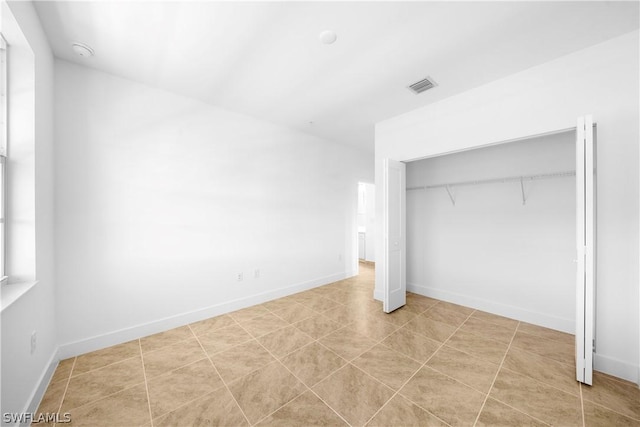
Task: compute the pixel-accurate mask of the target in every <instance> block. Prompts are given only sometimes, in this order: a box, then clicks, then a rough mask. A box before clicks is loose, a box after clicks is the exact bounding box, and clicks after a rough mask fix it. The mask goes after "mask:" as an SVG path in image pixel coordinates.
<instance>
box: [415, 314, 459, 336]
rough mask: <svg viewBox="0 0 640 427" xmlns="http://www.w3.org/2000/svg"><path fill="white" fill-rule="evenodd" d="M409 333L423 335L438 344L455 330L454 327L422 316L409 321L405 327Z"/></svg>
mask: <svg viewBox="0 0 640 427" xmlns="http://www.w3.org/2000/svg"><path fill="white" fill-rule="evenodd" d="M404 327H405V328H407V329H408V330H410V331H411V332H414V333H416V334H420V335H423V336H425V337H427V338H431V339H432V340H436V341H438V342H444V341H446V340H447V338H449V337H450V336H451V335H452V334H453V333H454V332H455V330H456V328H455V327H454V326H451V325H448V324H446V323H441V322H438V321H435V320H432V319H429V318H427V317H425V316H424V315H423V314H421V315H419V316H417V317H416V318H415V319H413V320H411V321H410V322H409V323H407V324H406V325H405V326H404Z"/></svg>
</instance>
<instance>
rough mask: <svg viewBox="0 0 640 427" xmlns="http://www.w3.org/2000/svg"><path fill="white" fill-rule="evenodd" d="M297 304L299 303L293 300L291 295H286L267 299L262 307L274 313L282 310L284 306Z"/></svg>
mask: <svg viewBox="0 0 640 427" xmlns="http://www.w3.org/2000/svg"><path fill="white" fill-rule="evenodd" d="M295 304H298V303H297V302H295V301H294V300H292V299H291V298H290V297H284V298H278V299H274V300H271V301H267V302H265V303H264V304H262V307H264V308H266V309H267V310H269V311H270V312H272V313H273V312H274V311H278V310H282V309H283V308H287V307H290V306H292V305H295Z"/></svg>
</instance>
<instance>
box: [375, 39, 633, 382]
mask: <svg viewBox="0 0 640 427" xmlns="http://www.w3.org/2000/svg"><path fill="white" fill-rule="evenodd" d="M638 38H639V33H638V31H635V32H632V33H629V34H627V35H624V36H621V37H618V38H615V39H612V40H610V41H607V42H605V43H602V44H599V45H596V46H593V47H591V48H588V49H585V50H582V51H579V52H576V53H573V54H571V55H567V56H565V57H562V58H559V59H557V60H554V61H551V62H548V63H546V64H542V65H540V66H537V67H534V68H531V69H529V70H526V71H523V72H521V73H518V74H514V75H513V76H510V77H507V78H504V79H501V80H497V81H495V82H493V83H490V84H487V85H485V86H482V87H479V88H476V89H473V90H470V91H468V92H465V93H462V94H459V95H456V96H453V97H451V98H448V99H445V100H443V101H440V102H437V103H435V104H432V105H429V106H426V107H424V108H421V109H418V110H415V111H412V112H410V113H407V114H404V115H402V116H398V117H396V118H393V119H389V120H387V121H384V122H381V123H379V124H377V125H376V155H375V157H376V160H375V162H376V183H377V184H378V185H377V189H378V193H377V194H378V200H382V198H381V197H380V191H381V189H382V186H381V185H380V178H381V176H382V174H381V172H382V159H383V158H385V157H390V158H393V159H396V160H405V161H406V160H412V159H416V158H422V157H427V156H431V155H435V154H439V153H443V152H455V151H460V150H464V149H468V148H470V147H474V146H482V145H486V144H491V143H496V142H500V141H507V140H511V139H516V138H520V137H523V136H529V135H539V134H542V133H545V132H549V131H553V130H558V129H565V128H569V127H572V126H575V120H576V117H577V116H580V115H584V114H593V115H594V119H595V120H596V121H597V123H598V152H597V156H598V182H597V191H598V212H597V214H598V233H597V238H598V244H597V250H598V261H597V268H598V272H597V281H598V291H597V322H596V336H597V351H596V357H595V363H596V368H597V369H599V370H602V371H605V372H608V373H611V374H613V375H617V376H620V377H623V378H626V379H629V380H632V381H638V380H639V378H638V362H639V361H640V356H639V350H638V345H639V343H638V341H639V340H638V337H639V336H640V333H639V332H638V328H639V324H638V323H639V322H638V310H639V307H638V302H639V300H640V298H639V296H638V273H639V271H640V270H639V266H638V249H639V244H638V237H639V228H638V199H639V197H638V196H639V195H640V191H639V187H638V186H639V177H638V169H639V168H638V158H639V153H638V145H639V144H638V140H639V115H640V108H639V89H640V88H639V74H640V73H639V66H638V63H639V55H638V51H639V43H638ZM436 78H437V77H436ZM434 90H437V88H436V89H434ZM376 211H377V213H378V214H379V215H378V218H380V214H381V212H382V205H381V203H378V204H377V209H376ZM378 222H379V223H380V221H378ZM378 230H380V227H379V228H378ZM380 237H382V236H380ZM377 242H378V243H377V248H378V252H379V251H380V250H381V248H382V240H381V238H379V239H378V240H377ZM382 267H383V266H381V264H380V263H378V265H377V269H376V274H378V275H381V274H384V272H383V268H382ZM378 277H379V276H378ZM376 282H377V283H381V282H380V280H379V279H377V280H376ZM377 294H379V291H377Z"/></svg>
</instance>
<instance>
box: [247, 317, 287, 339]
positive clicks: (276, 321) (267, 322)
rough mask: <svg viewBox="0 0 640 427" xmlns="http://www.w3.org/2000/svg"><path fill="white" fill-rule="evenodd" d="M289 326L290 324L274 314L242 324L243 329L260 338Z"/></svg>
mask: <svg viewBox="0 0 640 427" xmlns="http://www.w3.org/2000/svg"><path fill="white" fill-rule="evenodd" d="M287 325H289V323H287V322H285V321H284V320H282V319H281V318H279V317H278V316H276V315H275V314H272V313H267V314H265V315H264V316H260V317H255V318H253V319H251V320H246V321H244V322H242V327H243V328H244V329H245V330H246V331H247V332H249V333H250V334H251V335H253V336H254V337H260V336H262V335H265V334H268V333H269V332H273V331H276V330H278V329H282V328H284V327H285V326H287Z"/></svg>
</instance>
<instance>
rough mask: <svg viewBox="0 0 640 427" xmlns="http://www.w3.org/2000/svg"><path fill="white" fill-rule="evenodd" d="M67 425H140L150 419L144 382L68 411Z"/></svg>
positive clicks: (92, 426) (107, 426) (106, 426)
mask: <svg viewBox="0 0 640 427" xmlns="http://www.w3.org/2000/svg"><path fill="white" fill-rule="evenodd" d="M70 417H71V422H70V423H69V424H59V425H69V426H74V427H77V426H87V427H102V426H104V427H112V426H117V425H127V426H142V425H144V424H146V423H149V422H150V421H151V416H150V415H149V403H148V401H147V390H146V388H145V386H144V384H139V385H137V386H134V387H131V388H128V389H126V390H123V391H121V392H118V393H116V394H112V395H110V396H108V397H105V398H103V399H100V400H98V401H95V402H92V403H90V404H88V405H85V406H83V407H81V408H77V409H72V410H71V411H70Z"/></svg>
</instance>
